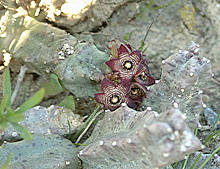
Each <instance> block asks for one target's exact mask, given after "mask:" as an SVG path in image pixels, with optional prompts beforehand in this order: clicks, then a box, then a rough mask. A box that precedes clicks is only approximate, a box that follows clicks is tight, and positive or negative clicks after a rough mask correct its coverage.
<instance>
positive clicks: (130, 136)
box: [78, 105, 201, 169]
mask: <svg viewBox="0 0 220 169" xmlns="http://www.w3.org/2000/svg"><path fill="white" fill-rule="evenodd" d="M185 119H186V117H185V116H184V115H183V114H182V113H180V111H179V110H178V109H170V110H168V111H166V112H163V113H161V114H160V115H158V113H157V112H154V111H150V110H147V111H142V112H137V111H135V110H132V109H130V108H128V107H127V106H126V105H123V106H122V107H120V108H118V109H117V110H115V111H113V112H106V114H105V116H104V118H103V119H102V120H101V121H99V123H98V124H97V126H96V127H95V129H94V131H93V133H92V135H91V137H90V138H89V139H88V140H87V141H86V142H85V144H89V145H88V146H86V147H85V148H83V149H82V150H81V151H80V152H79V155H78V156H79V158H80V159H81V160H82V161H83V165H84V167H85V168H86V169H87V168H88V169H93V168H94V169H108V168H112V169H126V168H133V169H140V168H146V169H152V168H162V167H166V166H167V165H169V164H171V163H173V162H175V161H178V160H180V159H184V157H185V155H186V154H189V153H192V152H193V151H195V150H198V149H201V143H200V141H199V140H198V139H197V138H196V137H195V136H194V135H193V133H192V132H191V131H190V129H189V128H188V127H187V124H186V122H185Z"/></svg>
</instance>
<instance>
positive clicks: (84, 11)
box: [2, 0, 136, 33]
mask: <svg viewBox="0 0 220 169" xmlns="http://www.w3.org/2000/svg"><path fill="white" fill-rule="evenodd" d="M135 1H136V0H135ZM128 2H130V0H111V1H109V0H102V1H97V0H68V1H60V0H53V1H45V0H40V1H31V0H19V1H15V0H7V1H6V0H3V3H2V4H3V5H4V7H6V8H16V7H17V6H20V7H22V8H24V9H25V10H26V12H27V13H28V15H30V16H32V17H35V18H36V19H38V20H40V21H44V20H49V21H50V22H52V23H55V24H56V25H58V26H62V27H65V28H66V29H67V30H68V31H69V32H71V33H76V32H78V33H79V32H83V31H91V30H93V29H97V27H99V26H102V25H103V23H105V22H106V20H107V19H108V18H109V17H111V15H112V13H114V12H115V10H117V9H118V8H119V7H121V6H122V5H124V4H126V3H128ZM88 18H89V19H88Z"/></svg>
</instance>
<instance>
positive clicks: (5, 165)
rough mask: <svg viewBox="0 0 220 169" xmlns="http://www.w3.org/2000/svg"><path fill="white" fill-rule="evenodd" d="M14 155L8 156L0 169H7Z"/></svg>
mask: <svg viewBox="0 0 220 169" xmlns="http://www.w3.org/2000/svg"><path fill="white" fill-rule="evenodd" d="M13 155H14V153H11V154H9V156H8V158H7V160H6V161H5V163H4V164H3V165H2V166H1V168H0V169H9V163H10V161H11V160H12V157H13Z"/></svg>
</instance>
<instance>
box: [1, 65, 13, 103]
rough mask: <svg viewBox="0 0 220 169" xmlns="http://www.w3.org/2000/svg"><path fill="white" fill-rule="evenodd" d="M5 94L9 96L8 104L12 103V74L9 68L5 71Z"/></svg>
mask: <svg viewBox="0 0 220 169" xmlns="http://www.w3.org/2000/svg"><path fill="white" fill-rule="evenodd" d="M2 85H3V96H8V105H11V103H10V102H11V76H10V71H9V68H7V69H5V71H4V73H3V84H2Z"/></svg>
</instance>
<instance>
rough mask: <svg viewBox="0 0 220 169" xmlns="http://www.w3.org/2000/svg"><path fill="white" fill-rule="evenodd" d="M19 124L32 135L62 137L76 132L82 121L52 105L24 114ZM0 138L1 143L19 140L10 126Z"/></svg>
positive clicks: (76, 115) (0, 133)
mask: <svg viewBox="0 0 220 169" xmlns="http://www.w3.org/2000/svg"><path fill="white" fill-rule="evenodd" d="M68 121H69V124H70V126H68ZM19 123H20V124H21V125H23V126H24V127H25V128H27V129H28V130H29V131H31V133H34V134H41V135H50V134H56V135H60V136H64V135H68V134H71V133H73V132H74V131H76V129H77V127H79V126H81V125H82V124H83V119H82V118H81V117H80V115H78V114H74V113H73V112H71V111H70V110H68V109H65V108H63V107H59V106H53V105H52V106H50V107H49V108H45V107H41V106H37V107H34V108H32V109H30V110H28V111H26V112H24V120H23V121H21V122H19ZM69 127H70V128H69ZM0 136H1V140H2V141H5V140H6V141H17V140H19V139H21V137H20V136H19V134H18V133H17V132H16V131H15V130H14V128H13V127H12V126H11V125H10V126H9V127H8V128H7V129H6V130H5V131H4V132H0Z"/></svg>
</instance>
